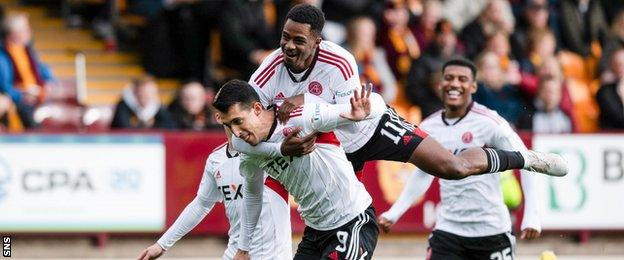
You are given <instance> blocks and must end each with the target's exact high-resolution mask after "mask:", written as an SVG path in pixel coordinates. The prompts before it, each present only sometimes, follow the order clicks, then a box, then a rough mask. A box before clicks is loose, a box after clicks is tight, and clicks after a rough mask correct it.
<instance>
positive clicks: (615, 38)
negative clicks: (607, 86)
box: [600, 11, 624, 84]
mask: <svg viewBox="0 0 624 260" xmlns="http://www.w3.org/2000/svg"><path fill="white" fill-rule="evenodd" d="M620 48H624V11H621V12H619V13H618V14H617V15H616V16H615V18H614V19H613V22H612V23H611V30H610V35H609V40H608V41H607V43H606V46H605V50H604V52H603V55H602V57H601V58H600V71H601V75H600V80H601V81H602V83H603V84H604V83H612V82H615V81H616V80H617V79H616V77H615V74H614V73H613V72H612V71H611V70H609V61H610V60H611V56H612V55H613V52H614V51H615V50H617V49H620Z"/></svg>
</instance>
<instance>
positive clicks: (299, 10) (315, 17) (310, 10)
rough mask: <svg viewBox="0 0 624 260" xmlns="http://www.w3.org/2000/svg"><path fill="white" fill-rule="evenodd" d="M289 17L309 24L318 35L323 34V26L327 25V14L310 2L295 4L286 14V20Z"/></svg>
mask: <svg viewBox="0 0 624 260" xmlns="http://www.w3.org/2000/svg"><path fill="white" fill-rule="evenodd" d="M288 19H290V20H293V21H295V22H298V23H305V24H309V25H310V29H311V30H312V31H313V32H315V33H317V34H318V35H321V32H322V31H323V26H325V14H323V11H321V9H318V8H316V7H315V6H313V5H309V4H298V5H295V6H294V7H293V8H292V9H290V11H288V14H287V15H286V20H288Z"/></svg>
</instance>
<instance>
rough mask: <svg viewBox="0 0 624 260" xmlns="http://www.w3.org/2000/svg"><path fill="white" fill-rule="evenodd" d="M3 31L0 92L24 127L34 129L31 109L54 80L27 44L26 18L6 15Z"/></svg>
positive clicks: (0, 55) (41, 99)
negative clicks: (12, 104) (9, 102)
mask: <svg viewBox="0 0 624 260" xmlns="http://www.w3.org/2000/svg"><path fill="white" fill-rule="evenodd" d="M4 28H5V30H6V33H7V35H6V38H5V40H4V41H3V42H2V44H1V45H0V93H4V94H5V95H8V96H10V97H11V99H12V100H13V103H15V105H16V107H17V111H18V113H19V115H20V119H21V120H22V123H23V124H24V126H25V127H26V128H31V127H35V126H36V125H35V122H34V120H33V112H34V109H35V107H36V106H37V105H39V104H40V103H41V102H43V101H44V99H45V93H46V91H47V89H49V88H51V87H52V86H53V85H54V84H55V83H54V78H53V76H52V73H51V71H50V70H49V69H48V67H47V66H46V65H44V64H43V63H41V62H40V61H39V58H38V57H37V53H36V51H35V49H34V48H33V46H32V44H31V39H32V35H31V30H30V25H29V22H28V16H26V14H23V13H14V14H9V16H8V17H7V18H6V20H5V21H4Z"/></svg>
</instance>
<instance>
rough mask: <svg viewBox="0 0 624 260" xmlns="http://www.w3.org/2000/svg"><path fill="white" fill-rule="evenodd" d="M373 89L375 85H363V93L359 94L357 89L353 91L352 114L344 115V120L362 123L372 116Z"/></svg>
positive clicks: (342, 115)
mask: <svg viewBox="0 0 624 260" xmlns="http://www.w3.org/2000/svg"><path fill="white" fill-rule="evenodd" d="M372 89H373V84H368V85H366V84H362V91H361V92H358V91H357V89H356V90H354V91H353V96H352V97H351V113H342V114H340V116H341V117H342V118H346V119H349V120H351V121H360V120H362V119H364V118H366V117H367V116H368V115H370V112H371V105H370V100H369V97H370V94H371V92H372Z"/></svg>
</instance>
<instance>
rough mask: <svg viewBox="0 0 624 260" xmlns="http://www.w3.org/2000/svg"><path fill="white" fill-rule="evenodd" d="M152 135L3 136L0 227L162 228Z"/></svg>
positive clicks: (161, 155)
mask: <svg viewBox="0 0 624 260" xmlns="http://www.w3.org/2000/svg"><path fill="white" fill-rule="evenodd" d="M164 179H165V150H164V145H163V141H162V138H161V137H159V136H155V135H107V136H104V135H81V136H78V135H20V136H0V231H9V232H50V231H53V232H83V231H124V232H127V231H160V230H162V228H163V227H164V223H165V209H164V205H165V203H164V199H165V192H164V191H165V184H164Z"/></svg>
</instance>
